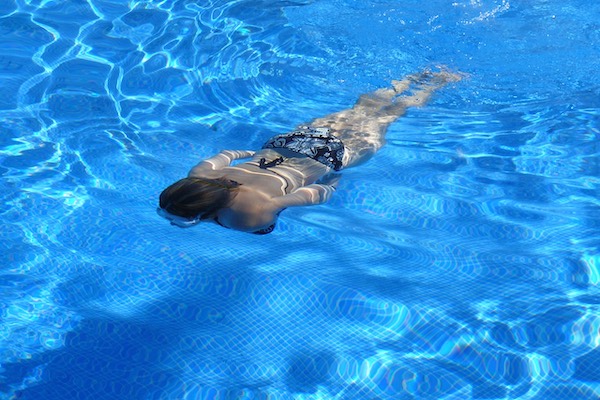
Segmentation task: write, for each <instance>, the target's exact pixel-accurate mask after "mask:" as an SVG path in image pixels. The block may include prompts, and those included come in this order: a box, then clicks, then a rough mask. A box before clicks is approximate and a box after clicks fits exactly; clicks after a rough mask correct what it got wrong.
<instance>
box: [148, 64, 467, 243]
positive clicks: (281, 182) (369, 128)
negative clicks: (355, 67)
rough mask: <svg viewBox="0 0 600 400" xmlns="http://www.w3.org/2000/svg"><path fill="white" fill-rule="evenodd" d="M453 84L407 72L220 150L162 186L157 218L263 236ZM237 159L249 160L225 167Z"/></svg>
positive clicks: (320, 198)
mask: <svg viewBox="0 0 600 400" xmlns="http://www.w3.org/2000/svg"><path fill="white" fill-rule="evenodd" d="M459 80H460V75H457V74H454V73H451V72H448V71H441V72H429V71H425V72H422V73H420V74H414V75H409V76H407V77H406V78H404V79H402V80H400V81H392V87H391V88H384V89H379V90H376V91H374V92H372V93H367V94H364V95H362V96H361V97H360V98H359V100H358V101H357V102H356V104H355V105H354V106H353V107H352V108H350V109H347V110H343V111H340V112H337V113H333V114H330V115H327V116H325V117H323V118H317V119H315V120H313V121H311V122H309V123H307V124H305V125H301V126H300V127H298V128H297V129H295V130H294V131H292V132H289V133H284V134H281V135H277V136H274V137H272V138H270V139H269V140H267V142H266V143H265V144H264V145H263V146H262V148H261V149H260V150H258V151H256V152H254V151H249V150H224V151H222V152H220V153H219V154H217V155H215V156H213V157H211V158H208V159H206V160H204V161H202V162H200V163H199V164H198V165H196V166H195V167H194V168H192V170H191V171H190V172H189V174H188V176H187V178H183V179H181V180H179V181H177V182H175V183H174V184H172V185H171V186H169V187H168V188H166V189H165V190H164V191H163V192H162V193H161V195H160V201H159V203H160V207H159V208H158V213H159V214H160V215H161V216H163V217H165V218H167V219H169V220H170V221H171V224H173V225H177V226H179V227H184V228H185V227H190V226H193V225H196V224H198V223H199V222H203V221H207V222H215V223H217V224H219V225H221V226H224V227H226V228H231V229H236V230H239V231H244V232H252V233H256V234H266V233H270V232H272V231H273V229H274V228H275V223H276V222H277V218H278V216H279V214H280V213H281V211H283V210H285V209H286V208H287V207H297V206H308V205H315V204H322V203H325V202H326V201H327V200H329V198H330V197H331V195H332V194H333V192H334V191H335V188H336V186H337V181H338V180H339V177H340V176H339V174H335V172H337V171H340V170H342V169H344V168H350V167H354V166H356V165H359V164H361V163H363V162H365V161H367V160H368V159H369V158H371V157H372V156H373V155H374V154H375V153H376V152H377V151H378V150H379V149H380V148H381V147H382V146H383V145H384V143H385V133H386V131H387V128H388V127H389V126H390V124H391V123H393V122H394V121H395V120H396V119H398V118H399V117H401V116H402V115H403V114H404V113H405V111H406V109H407V108H408V107H417V106H422V105H424V104H425V103H426V102H427V100H428V99H429V98H430V97H431V94H432V93H433V92H434V91H435V90H437V89H440V88H441V87H443V86H445V85H446V84H448V83H450V82H456V81H459ZM241 159H248V161H245V162H242V163H239V164H236V165H234V166H232V165H231V163H232V161H234V160H241Z"/></svg>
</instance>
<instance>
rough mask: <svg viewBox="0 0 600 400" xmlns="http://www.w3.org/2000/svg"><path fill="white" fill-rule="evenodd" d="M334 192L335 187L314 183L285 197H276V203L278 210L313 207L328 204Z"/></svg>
mask: <svg viewBox="0 0 600 400" xmlns="http://www.w3.org/2000/svg"><path fill="white" fill-rule="evenodd" d="M334 192H335V187H334V186H332V185H322V184H319V183H313V184H312V185H308V186H304V187H301V188H299V189H296V190H295V191H293V192H292V193H290V194H286V195H285V196H280V197H276V198H275V199H274V201H275V205H276V207H277V208H278V209H283V208H286V207H294V206H311V205H316V204H323V203H325V202H327V201H328V200H329V199H330V198H331V196H332V195H333V193H334Z"/></svg>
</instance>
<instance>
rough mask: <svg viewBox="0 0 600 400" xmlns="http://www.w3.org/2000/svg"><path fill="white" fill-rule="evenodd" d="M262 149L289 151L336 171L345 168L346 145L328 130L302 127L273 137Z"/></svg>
mask: <svg viewBox="0 0 600 400" xmlns="http://www.w3.org/2000/svg"><path fill="white" fill-rule="evenodd" d="M262 148H263V149H288V150H291V151H293V152H295V153H298V154H303V155H305V156H307V157H309V158H312V159H313V160H315V161H318V162H320V163H321V164H324V165H326V166H328V167H329V168H331V169H333V170H334V171H339V170H341V169H342V167H343V165H342V160H343V158H344V144H343V143H342V141H341V140H340V139H338V138H337V137H335V136H333V135H331V134H330V133H329V129H327V128H312V127H309V126H302V127H300V128H298V129H297V130H295V131H293V132H289V133H284V134H282V135H277V136H273V137H272V138H271V139H269V140H267V142H266V143H265V144H264V145H263V147H262Z"/></svg>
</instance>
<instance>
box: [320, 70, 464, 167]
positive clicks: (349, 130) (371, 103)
mask: <svg viewBox="0 0 600 400" xmlns="http://www.w3.org/2000/svg"><path fill="white" fill-rule="evenodd" d="M460 79H461V76H460V75H458V74H454V73H451V72H449V71H440V72H430V71H424V72H422V73H419V74H413V75H409V76H407V77H406V78H404V79H402V80H397V81H392V87H391V88H384V89H378V90H376V91H374V92H371V93H367V94H364V95H362V96H361V97H360V98H359V100H358V101H357V102H356V104H355V105H354V106H353V107H352V108H351V109H348V110H343V111H340V112H337V113H334V114H330V115H328V116H325V117H323V118H318V119H316V120H314V121H312V122H311V123H310V124H311V125H312V126H315V127H326V128H329V129H330V130H331V131H332V134H334V135H336V136H337V137H339V138H340V139H341V140H342V142H344V147H345V148H346V151H345V157H344V167H345V168H348V167H352V166H355V165H358V164H361V163H363V162H365V161H367V160H368V159H369V158H371V157H372V156H373V155H374V154H375V153H376V152H377V151H378V150H379V149H380V148H381V147H382V146H383V145H384V143H385V133H386V131H387V128H388V127H389V125H390V124H391V123H393V122H394V121H395V120H397V119H398V118H400V117H401V116H402V115H404V113H405V112H406V109H407V108H408V107H419V106H422V105H424V104H425V103H426V102H427V101H428V100H429V98H430V97H431V95H432V94H433V92H435V91H436V90H438V89H440V88H442V87H444V86H445V85H447V84H448V83H450V82H457V81H459V80H460Z"/></svg>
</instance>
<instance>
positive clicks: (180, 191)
mask: <svg viewBox="0 0 600 400" xmlns="http://www.w3.org/2000/svg"><path fill="white" fill-rule="evenodd" d="M239 186H240V184H239V183H237V182H235V181H232V180H229V179H226V178H217V179H209V178H183V179H181V180H179V181H177V182H175V183H174V184H172V185H171V186H169V187H168V188H166V189H165V190H164V191H163V192H162V193H161V194H160V200H159V209H158V212H159V214H161V215H162V216H163V217H165V218H167V219H169V220H170V221H171V223H172V224H174V225H177V226H180V227H188V226H193V225H196V224H197V223H199V222H200V221H202V220H210V219H213V218H214V217H215V216H216V214H217V212H218V211H219V210H220V209H222V208H226V207H228V206H229V204H230V203H231V200H233V198H234V197H235V196H236V194H237V191H238V187H239Z"/></svg>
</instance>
